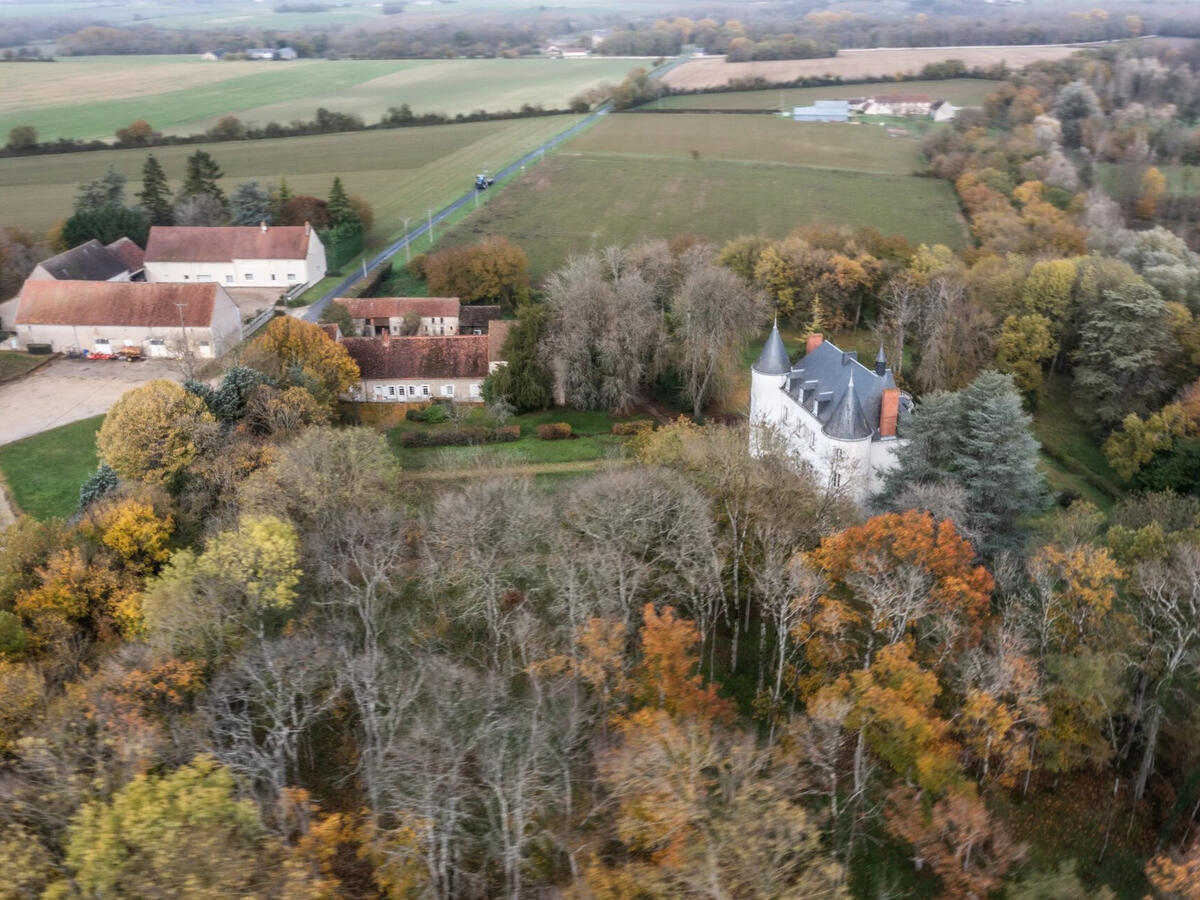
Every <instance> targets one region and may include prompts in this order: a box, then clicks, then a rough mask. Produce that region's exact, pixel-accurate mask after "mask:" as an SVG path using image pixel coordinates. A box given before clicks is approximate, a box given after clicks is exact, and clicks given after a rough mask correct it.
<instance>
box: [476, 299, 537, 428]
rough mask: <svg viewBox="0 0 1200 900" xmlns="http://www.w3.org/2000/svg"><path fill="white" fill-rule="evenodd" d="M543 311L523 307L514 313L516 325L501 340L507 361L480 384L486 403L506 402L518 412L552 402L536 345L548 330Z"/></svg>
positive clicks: (528, 306) (534, 306) (534, 307)
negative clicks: (515, 314) (502, 340)
mask: <svg viewBox="0 0 1200 900" xmlns="http://www.w3.org/2000/svg"><path fill="white" fill-rule="evenodd" d="M546 319H547V316H546V308H545V307H544V306H539V305H534V304H526V305H524V306H522V307H520V308H519V309H518V310H517V322H516V323H515V324H514V325H513V326H512V328H511V329H509V332H508V337H507V338H505V339H504V348H503V350H502V353H501V355H502V356H503V358H504V359H505V360H506V361H507V365H503V366H501V367H500V368H498V369H497V370H496V371H495V372H493V373H492V374H491V375H489V376H488V377H487V379H485V380H484V382H483V398H484V399H485V400H487V401H488V402H489V403H492V402H495V401H496V400H507V401H508V402H509V403H511V404H512V405H513V406H515V407H516V408H517V410H518V411H519V412H525V411H527V410H531V409H543V408H545V407H547V406H549V405H550V401H551V400H552V399H553V394H552V387H551V376H550V370H549V369H547V368H546V366H545V364H544V363H543V362H542V358H541V356H540V354H539V353H538V344H539V343H540V342H541V340H542V339H543V337H544V335H545V332H546V329H547V321H546Z"/></svg>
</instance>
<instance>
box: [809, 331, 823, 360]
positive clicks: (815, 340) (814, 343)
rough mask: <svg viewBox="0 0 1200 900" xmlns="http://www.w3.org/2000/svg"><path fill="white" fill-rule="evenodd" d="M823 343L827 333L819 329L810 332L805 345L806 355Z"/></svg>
mask: <svg viewBox="0 0 1200 900" xmlns="http://www.w3.org/2000/svg"><path fill="white" fill-rule="evenodd" d="M823 343H825V335H823V334H821V332H819V331H818V332H814V333H813V334H810V335H809V336H808V342H807V343H806V344H805V345H804V355H805V356H808V354H810V353H812V352H813V351H814V350H816V349H817V348H818V347H820V346H821V345H822V344H823Z"/></svg>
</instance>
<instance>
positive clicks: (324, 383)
mask: <svg viewBox="0 0 1200 900" xmlns="http://www.w3.org/2000/svg"><path fill="white" fill-rule="evenodd" d="M246 358H247V360H248V361H249V362H250V364H251V365H252V366H253V367H254V368H256V369H258V370H259V371H261V372H263V373H264V374H266V375H268V376H270V377H271V378H273V379H275V380H276V381H277V382H282V383H287V384H292V385H296V386H298V387H304V388H307V389H308V390H310V391H311V392H312V394H313V395H314V396H315V397H317V399H318V400H320V401H321V402H322V403H325V404H326V405H329V406H332V405H333V403H334V402H336V400H337V398H338V396H339V395H341V394H344V393H345V392H346V391H348V390H349V389H350V387H351V385H354V384H357V383H358V381H359V377H360V376H359V371H358V364H357V363H355V362H354V360H353V359H351V358H350V354H349V353H347V352H346V348H345V347H343V346H342V345H341V344H338V343H335V342H334V341H333V340H332V339H330V337H329V335H327V334H326V333H325V332H324V331H323V330H322V329H321V327H320V326H319V325H317V324H315V323H313V322H305V321H303V320H302V319H297V318H296V317H294V316H278V317H276V318H274V319H272V320H271V322H270V324H269V325H267V327H266V329H265V330H264V331H263V333H262V334H261V335H259V336H258V337H257V338H255V340H254V342H253V343H252V344H251V345H250V347H249V348H248V349H247V351H246Z"/></svg>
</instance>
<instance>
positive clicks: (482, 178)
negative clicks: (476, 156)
mask: <svg viewBox="0 0 1200 900" xmlns="http://www.w3.org/2000/svg"><path fill="white" fill-rule="evenodd" d="M495 183H496V179H495V178H493V177H492V176H491V175H489V174H488V173H487V172H484V173H483V174H482V175H476V176H475V190H477V191H486V190H487V189H488V188H490V187H491V186H492V185H493V184H495Z"/></svg>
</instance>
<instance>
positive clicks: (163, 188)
mask: <svg viewBox="0 0 1200 900" xmlns="http://www.w3.org/2000/svg"><path fill="white" fill-rule="evenodd" d="M137 198H138V203H139V205H140V206H141V207H142V209H143V210H145V212H146V218H148V219H149V220H150V224H151V225H170V224H171V222H172V221H173V216H172V214H171V188H170V186H169V185H168V184H167V173H166V172H164V171H163V167H162V165H161V164H160V163H159V161H158V160H157V159H155V158H154V154H153V153H151V154H150V155H149V156H147V157H146V163H145V165H143V166H142V189H141V190H140V191H139V192H138V194H137Z"/></svg>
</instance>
